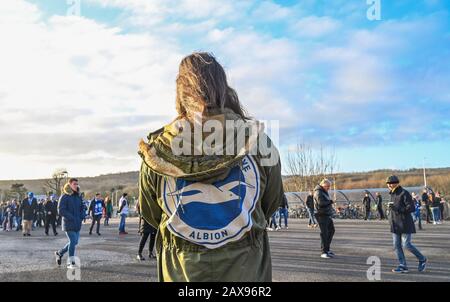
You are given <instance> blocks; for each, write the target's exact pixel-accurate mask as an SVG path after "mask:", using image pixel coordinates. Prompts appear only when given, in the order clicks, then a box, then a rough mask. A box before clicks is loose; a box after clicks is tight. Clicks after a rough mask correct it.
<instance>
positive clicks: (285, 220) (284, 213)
mask: <svg viewBox="0 0 450 302" xmlns="http://www.w3.org/2000/svg"><path fill="white" fill-rule="evenodd" d="M281 216H283V217H284V226H285V227H287V226H288V209H287V208H281V209H280V220H279V225H280V227H281Z"/></svg>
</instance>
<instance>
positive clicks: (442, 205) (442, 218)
mask: <svg viewBox="0 0 450 302" xmlns="http://www.w3.org/2000/svg"><path fill="white" fill-rule="evenodd" d="M444 209H445V207H444V204H443V203H441V204H440V205H439V210H440V211H439V212H441V221H442V220H444Z"/></svg>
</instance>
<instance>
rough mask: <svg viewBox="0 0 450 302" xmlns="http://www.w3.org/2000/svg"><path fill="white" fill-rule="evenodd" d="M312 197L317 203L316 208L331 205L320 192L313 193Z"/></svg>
mask: <svg viewBox="0 0 450 302" xmlns="http://www.w3.org/2000/svg"><path fill="white" fill-rule="evenodd" d="M314 197H315V198H314V199H315V200H316V202H317V206H318V208H326V207H328V206H329V205H331V204H332V203H333V202H332V201H331V200H330V199H328V198H325V196H324V194H323V193H322V192H320V191H315V192H314Z"/></svg>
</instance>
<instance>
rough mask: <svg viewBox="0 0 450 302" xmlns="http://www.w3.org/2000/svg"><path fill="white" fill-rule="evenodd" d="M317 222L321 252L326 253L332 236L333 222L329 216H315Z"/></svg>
mask: <svg viewBox="0 0 450 302" xmlns="http://www.w3.org/2000/svg"><path fill="white" fill-rule="evenodd" d="M316 218H317V222H318V223H319V228H320V239H321V248H322V253H328V252H329V251H330V246H331V241H333V236H334V232H335V230H334V223H333V219H331V217H330V216H319V215H317V216H316Z"/></svg>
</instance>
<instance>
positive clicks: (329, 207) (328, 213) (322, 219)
mask: <svg viewBox="0 0 450 302" xmlns="http://www.w3.org/2000/svg"><path fill="white" fill-rule="evenodd" d="M330 188H331V181H330V180H328V179H323V180H322V181H321V182H320V184H319V185H317V186H316V188H315V189H314V205H315V208H316V218H317V222H318V223H319V228H320V239H321V248H322V254H321V255H320V257H321V258H325V259H329V258H334V257H335V254H334V252H332V251H331V250H330V247H331V242H332V241H333V236H334V233H335V229H334V223H333V219H332V218H331V217H332V216H333V203H334V202H333V200H331V198H330V195H329V194H328V191H329V190H330Z"/></svg>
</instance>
